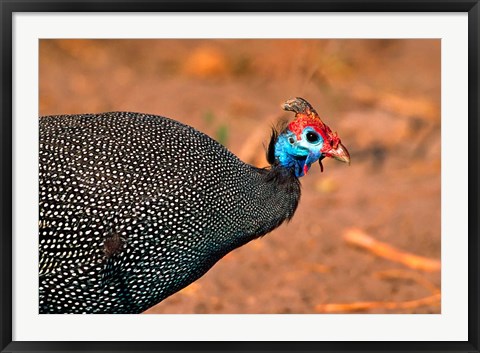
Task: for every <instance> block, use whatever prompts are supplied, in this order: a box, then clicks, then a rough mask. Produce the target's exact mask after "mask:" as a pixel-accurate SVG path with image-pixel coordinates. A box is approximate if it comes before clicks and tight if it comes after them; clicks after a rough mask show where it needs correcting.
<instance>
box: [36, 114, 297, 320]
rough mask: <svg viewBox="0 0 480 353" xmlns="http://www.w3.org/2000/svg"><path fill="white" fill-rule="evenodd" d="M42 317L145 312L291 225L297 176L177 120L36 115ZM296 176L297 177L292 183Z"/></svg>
mask: <svg viewBox="0 0 480 353" xmlns="http://www.w3.org/2000/svg"><path fill="white" fill-rule="evenodd" d="M39 147H40V152H39V177H40V182H39V184H40V185H39V234H40V240H39V253H40V257H39V279H40V289H39V292H40V295H39V308H40V312H41V313H139V312H142V311H144V310H146V309H147V308H149V307H150V306H152V305H154V304H156V303H157V302H159V301H161V300H163V299H164V298H166V297H167V296H169V295H171V294H173V293H175V292H176V291H178V290H180V289H181V288H183V287H185V286H186V285H188V284H189V283H191V282H193V281H195V280H196V279H197V278H199V277H200V276H202V275H203V274H204V273H205V272H206V271H208V269H209V268H210V267H211V266H213V265H214V264H215V263H216V262H217V261H218V260H219V259H220V258H222V257H223V256H224V255H225V254H226V253H228V252H230V251H231V250H233V249H235V248H237V247H238V246H241V245H243V244H245V243H246V242H248V241H250V240H252V239H254V238H257V237H259V236H261V235H264V234H266V233H267V232H269V231H270V230H272V229H273V228H275V227H277V226H278V225H279V224H281V223H282V222H283V221H284V220H285V219H289V218H290V217H291V216H292V215H293V212H294V211H295V208H296V206H297V203H298V198H299V196H300V190H299V184H298V180H297V179H296V178H295V177H292V176H291V175H290V172H289V171H286V170H284V171H282V170H280V171H278V170H277V172H278V173H286V174H288V175H287V178H291V182H289V183H282V182H278V180H277V178H275V177H274V176H272V170H264V169H258V168H255V167H252V166H250V165H247V164H244V163H243V162H241V161H240V160H239V159H238V158H237V157H235V156H234V155H233V154H232V153H231V152H229V151H228V150H227V149H226V148H224V147H223V146H221V145H220V144H218V143H217V142H216V141H214V140H213V139H211V138H209V137H208V136H206V135H205V134H203V133H201V132H198V131H197V130H195V129H193V128H191V127H189V126H186V125H183V124H181V123H179V122H176V121H174V120H171V119H168V118H164V117H160V116H152V115H145V114H138V113H124V112H113V113H104V114H96V115H94V114H92V115H63V116H48V117H41V118H40V145H39ZM289 180H290V179H289Z"/></svg>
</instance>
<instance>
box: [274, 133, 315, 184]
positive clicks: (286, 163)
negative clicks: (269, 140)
mask: <svg viewBox="0 0 480 353" xmlns="http://www.w3.org/2000/svg"><path fill="white" fill-rule="evenodd" d="M322 147H323V138H322V136H321V135H320V134H319V133H317V132H316V131H315V130H314V129H313V128H311V127H306V128H305V129H303V131H302V139H301V140H299V141H298V140H297V137H296V136H295V134H294V133H293V132H291V131H289V130H287V132H285V133H283V134H281V135H280V136H278V139H277V142H276V143H275V158H277V160H278V162H279V163H280V165H281V166H283V167H285V168H291V167H294V170H295V175H296V177H297V178H299V177H301V176H304V175H305V170H304V168H305V166H307V168H306V170H307V171H308V169H310V166H311V165H312V163H314V162H316V161H318V160H319V159H323V158H324V156H323V155H322V154H321V153H320V150H321V149H322Z"/></svg>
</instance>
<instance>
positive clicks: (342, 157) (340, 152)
mask: <svg viewBox="0 0 480 353" xmlns="http://www.w3.org/2000/svg"><path fill="white" fill-rule="evenodd" d="M327 155H328V156H329V157H332V158H335V159H336V160H337V161H340V162H345V163H348V164H350V154H349V153H348V150H347V148H346V147H345V146H344V145H342V144H341V143H339V144H338V146H337V148H335V149H331V150H330V151H328V152H327Z"/></svg>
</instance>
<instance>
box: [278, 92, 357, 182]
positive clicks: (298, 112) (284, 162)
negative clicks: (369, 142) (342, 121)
mask: <svg viewBox="0 0 480 353" xmlns="http://www.w3.org/2000/svg"><path fill="white" fill-rule="evenodd" d="M282 107H283V109H284V110H288V111H292V112H295V118H294V120H293V121H291V122H290V123H289V124H288V125H287V126H286V128H285V129H283V131H282V132H280V134H279V135H278V138H277V139H276V142H275V147H274V154H275V160H276V161H278V163H279V164H280V165H281V166H283V167H286V168H294V171H295V175H296V176H297V177H301V176H303V175H305V174H306V173H307V172H308V170H309V169H310V166H311V165H312V163H315V162H316V161H318V162H319V164H320V168H321V170H322V171H323V165H322V159H324V158H326V157H330V158H334V159H336V160H339V161H341V162H346V163H348V164H350V155H349V153H348V150H347V149H346V148H345V146H344V145H342V143H341V141H340V138H339V137H338V135H337V133H336V132H332V130H331V129H330V128H329V127H328V126H327V125H326V124H325V123H324V122H323V121H322V120H321V119H320V117H319V116H318V114H317V112H316V111H315V109H313V107H312V106H311V105H310V103H308V102H307V101H306V100H305V99H303V98H298V97H297V98H294V99H290V100H288V101H287V102H285V103H284V104H283V106H282Z"/></svg>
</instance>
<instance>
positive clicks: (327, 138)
mask: <svg viewBox="0 0 480 353" xmlns="http://www.w3.org/2000/svg"><path fill="white" fill-rule="evenodd" d="M307 126H308V127H311V128H313V129H314V130H315V131H316V132H318V133H319V134H320V135H321V136H322V138H323V141H324V143H323V147H322V149H321V151H320V152H322V153H323V154H325V156H327V157H330V155H329V153H328V151H330V150H331V149H336V148H337V147H338V144H339V143H340V138H339V137H338V135H337V133H334V132H332V130H330V128H329V127H328V126H327V125H325V124H324V123H323V121H322V120H321V119H320V118H319V117H318V116H317V115H315V114H313V113H310V114H303V113H298V114H297V115H296V116H295V120H293V121H292V122H291V123H290V124H288V129H289V130H290V131H291V132H293V133H294V134H295V136H297V139H298V140H301V139H302V131H303V130H304V129H305V128H306V127H307Z"/></svg>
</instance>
